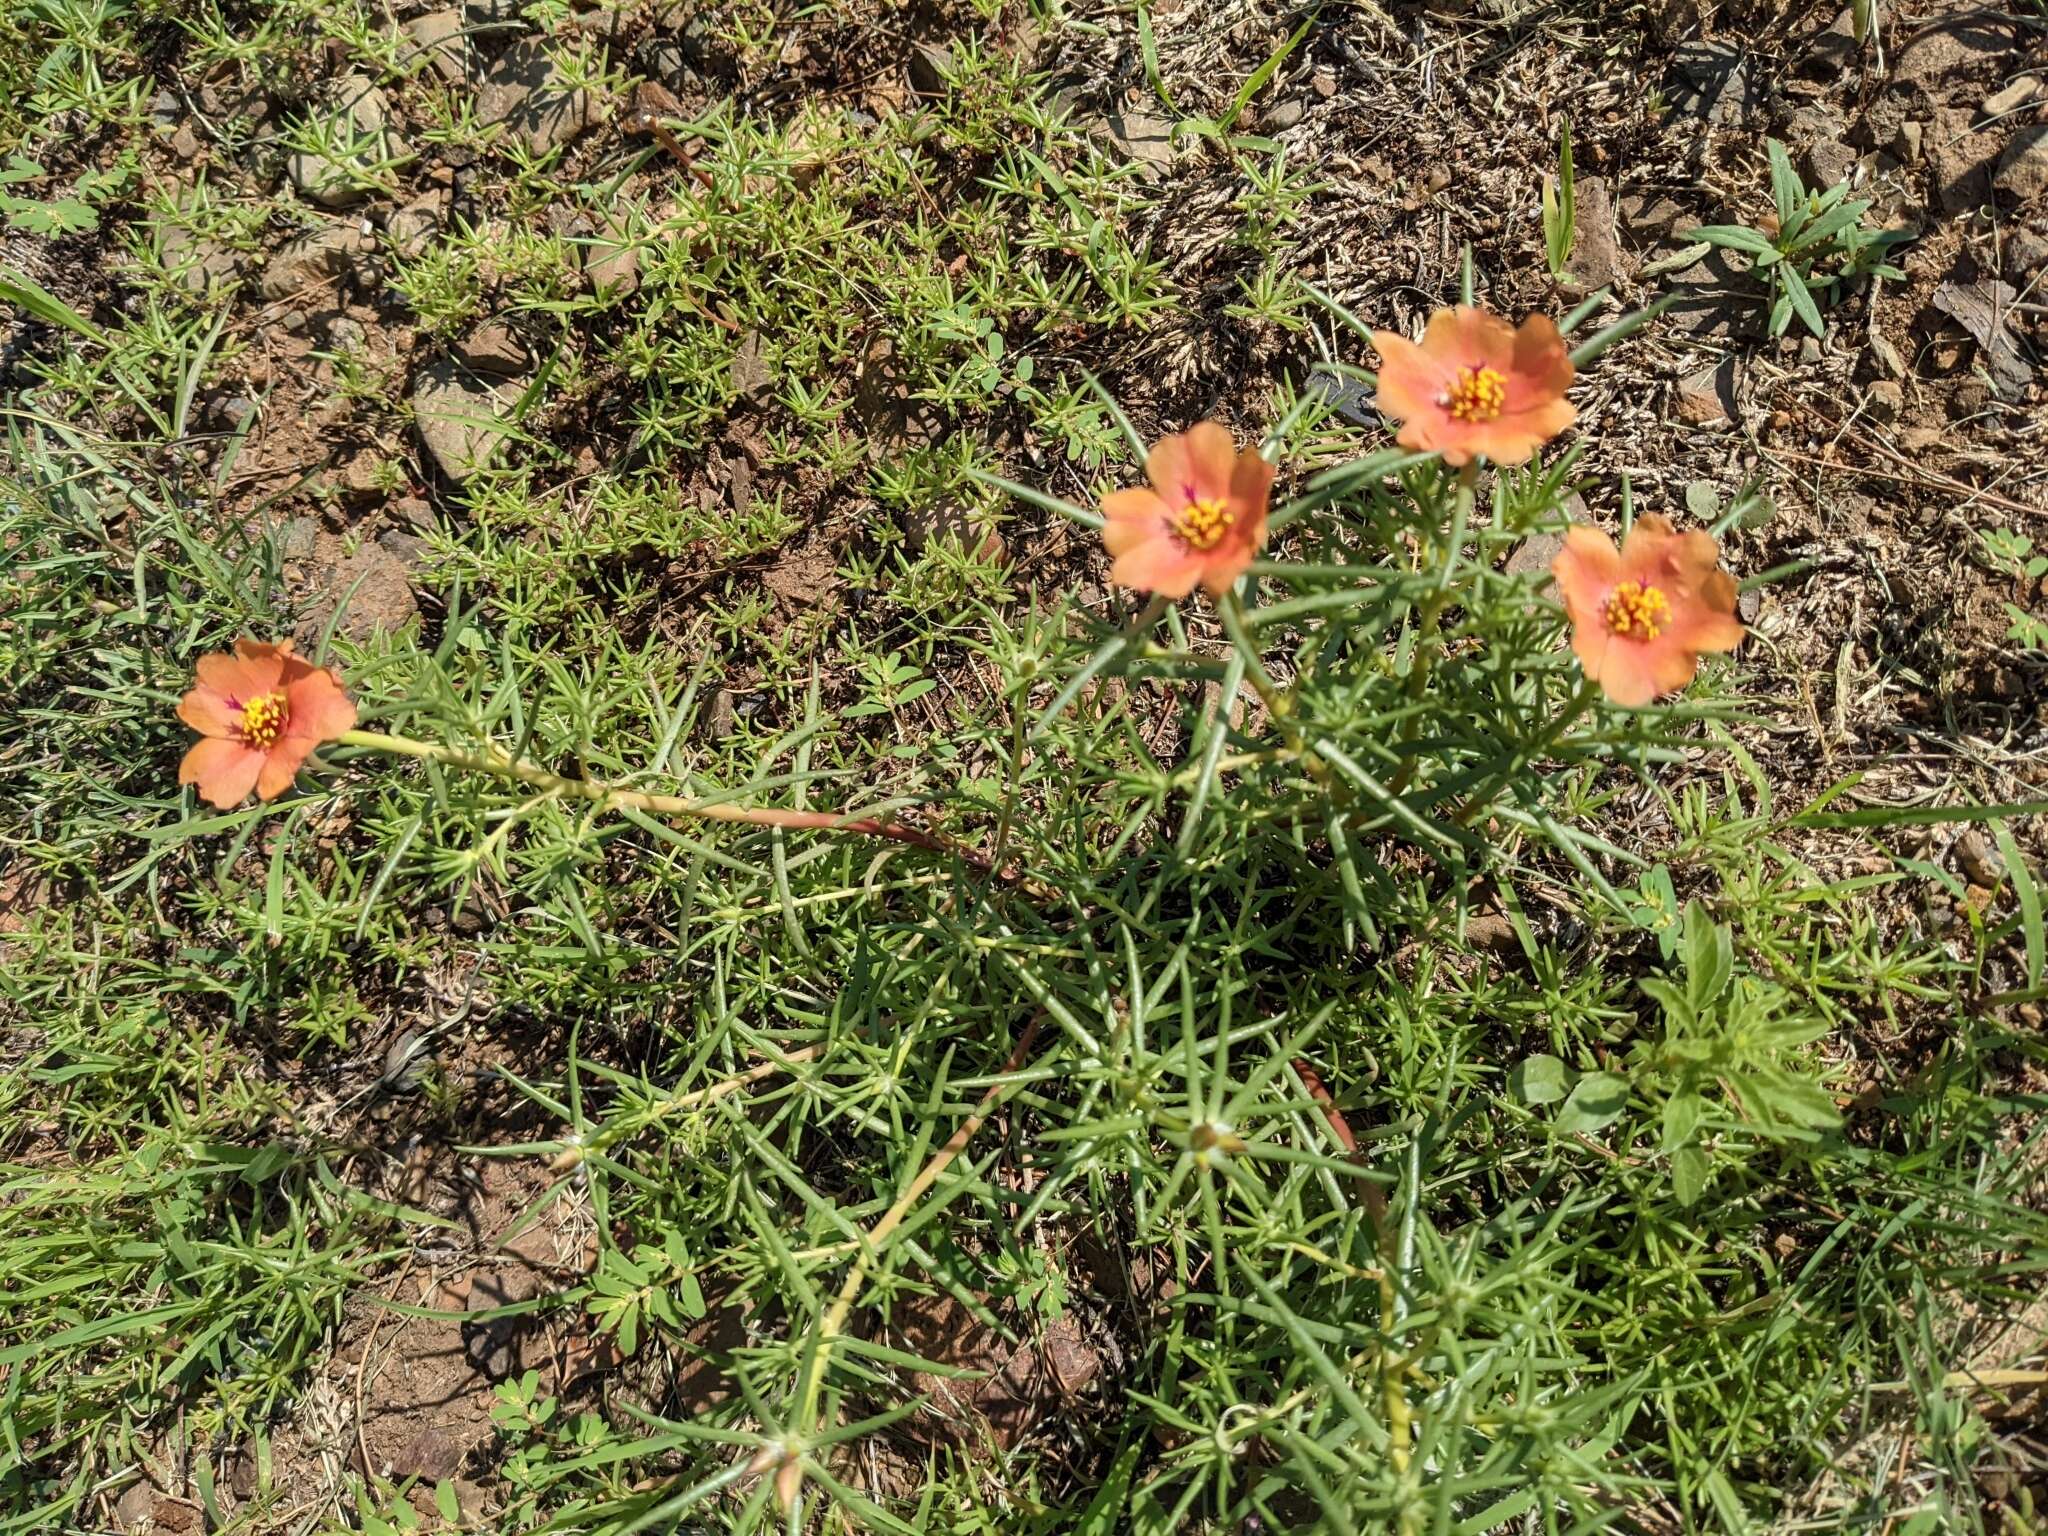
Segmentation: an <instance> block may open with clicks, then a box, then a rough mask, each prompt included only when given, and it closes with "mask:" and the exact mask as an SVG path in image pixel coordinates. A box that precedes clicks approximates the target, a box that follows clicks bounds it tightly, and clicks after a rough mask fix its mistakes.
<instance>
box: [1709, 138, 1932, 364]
mask: <svg viewBox="0 0 2048 1536" xmlns="http://www.w3.org/2000/svg"><path fill="white" fill-rule="evenodd" d="M1766 142H1767V145H1768V148H1769V151H1770V157H1771V196H1772V199H1773V201H1774V202H1775V203H1776V205H1777V216H1778V228H1777V232H1776V234H1775V235H1769V234H1765V233H1764V232H1763V231H1761V230H1756V229H1751V228H1749V227H1748V226H1747V225H1742V224H1709V225H1707V226H1706V227H1705V228H1703V229H1695V230H1693V231H1691V232H1690V233H1689V234H1688V235H1687V236H1686V238H1687V239H1689V240H1703V241H1705V242H1706V243H1707V244H1709V245H1718V246H1722V247H1724V248H1726V249H1728V250H1731V251H1741V252H1742V253H1744V254H1745V255H1747V256H1750V257H1753V258H1754V265H1753V268H1752V270H1754V271H1757V272H1768V274H1769V277H1770V284H1771V319H1770V332H1771V334H1772V335H1773V336H1782V335H1784V334H1785V332H1786V331H1788V330H1789V329H1791V326H1792V317H1793V316H1794V315H1795V314H1796V315H1797V316H1798V317H1799V318H1800V319H1801V320H1803V321H1804V322H1805V323H1806V328H1807V329H1808V330H1810V331H1812V332H1813V334H1814V335H1816V336H1824V335H1826V334H1827V325H1826V323H1825V322H1824V321H1823V320H1822V319H1821V316H1820V305H1821V301H1823V300H1825V301H1826V302H1828V303H1830V304H1831V303H1833V302H1834V301H1835V299H1836V298H1837V297H1838V296H1839V294H1840V292H1841V291H1842V289H1843V288H1844V287H1845V286H1846V285H1848V284H1850V283H1854V282H1858V281H1860V280H1862V279H1864V278H1869V277H1888V278H1892V279H1894V280H1902V279H1904V277H1905V275H1906V274H1905V273H1903V272H1901V271H1900V270H1899V269H1898V268H1897V267H1894V266H1891V265H1890V264H1889V263H1887V262H1886V261H1885V259H1884V258H1885V253H1886V252H1887V251H1888V250H1890V249H1891V247H1892V246H1894V245H1897V244H1899V243H1900V242H1901V241H1904V240H1907V239H1910V238H1911V236H1910V235H1909V234H1908V233H1907V232H1905V231H1903V230H1896V229H1871V228H1867V227H1866V226H1865V225H1864V222H1863V216H1864V215H1865V214H1866V213H1868V212H1869V211H1870V203H1869V200H1868V199H1858V200H1856V201H1854V202H1852V201H1850V200H1849V184H1848V183H1847V182H1839V183H1837V184H1836V185H1835V186H1832V187H1830V188H1828V189H1827V191H1825V192H1812V191H1808V190H1807V187H1806V184H1805V183H1804V182H1802V181H1801V180H1800V179H1799V173H1798V172H1797V171H1795V170H1793V169H1792V158H1791V156H1789V155H1788V154H1786V153H1785V146H1784V145H1783V144H1780V143H1779V142H1778V141H1777V140H1776V139H1771V140H1768V141H1766Z"/></svg>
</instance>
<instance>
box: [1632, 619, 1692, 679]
mask: <svg viewBox="0 0 2048 1536" xmlns="http://www.w3.org/2000/svg"><path fill="white" fill-rule="evenodd" d="M1637 649H1638V650H1640V651H1642V652H1643V653H1644V655H1643V662H1644V666H1645V669H1646V670H1647V671H1648V672H1649V674H1650V682H1651V684H1652V686H1653V687H1654V688H1655V689H1656V691H1657V693H1660V694H1662V693H1677V692H1678V691H1679V690H1680V689H1681V688H1684V687H1685V686H1686V685H1687V684H1688V683H1690V682H1691V681H1692V680H1693V678H1694V677H1695V676H1697V675H1698V673H1699V670H1700V658H1699V655H1698V653H1697V652H1695V651H1692V650H1690V649H1689V648H1687V647H1686V646H1683V645H1680V644H1678V643H1677V642H1676V641H1675V640H1673V639H1672V638H1671V633H1670V631H1668V630H1667V631H1665V632H1664V633H1663V634H1661V635H1659V636H1658V637H1657V638H1656V639H1655V640H1652V641H1651V642H1650V643H1649V644H1648V645H1643V646H1638V647H1637Z"/></svg>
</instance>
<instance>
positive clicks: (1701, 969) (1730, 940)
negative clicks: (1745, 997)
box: [1685, 901, 1735, 1014]
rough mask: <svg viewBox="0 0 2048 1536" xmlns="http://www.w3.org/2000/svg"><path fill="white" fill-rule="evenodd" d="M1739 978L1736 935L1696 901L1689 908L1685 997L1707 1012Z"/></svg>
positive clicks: (1695, 1009)
mask: <svg viewBox="0 0 2048 1536" xmlns="http://www.w3.org/2000/svg"><path fill="white" fill-rule="evenodd" d="M1734 979H1735V936H1734V934H1732V933H1731V932H1730V931H1729V930H1728V929H1727V928H1725V927H1723V926H1722V925H1721V924H1719V923H1717V922H1715V921H1714V920H1713V918H1712V917H1711V916H1709V915H1708V913H1707V909H1706V908H1705V907H1703V906H1701V905H1700V904H1699V903H1698V902H1696V901H1689V902H1687V903H1686V905H1685V996H1686V1001H1687V1002H1688V1003H1690V1004H1691V1005H1692V1011H1693V1013H1694V1014H1703V1013H1706V1012H1707V1011H1708V1010H1709V1009H1710V1008H1711V1007H1712V1005H1713V1004H1714V1002H1715V1001H1716V1000H1717V999H1718V998H1719V997H1720V996H1721V994H1722V993H1723V992H1725V991H1727V990H1728V984H1729V983H1730V982H1731V981H1733V980H1734Z"/></svg>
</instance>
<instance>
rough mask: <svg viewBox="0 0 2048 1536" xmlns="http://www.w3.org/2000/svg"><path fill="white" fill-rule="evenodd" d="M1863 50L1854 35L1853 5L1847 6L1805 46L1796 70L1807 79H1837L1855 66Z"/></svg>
mask: <svg viewBox="0 0 2048 1536" xmlns="http://www.w3.org/2000/svg"><path fill="white" fill-rule="evenodd" d="M1862 52H1863V44H1862V43H1860V42H1858V41H1857V38H1856V12H1855V10H1854V8H1853V7H1851V8H1846V9H1844V10H1843V11H1842V12H1841V13H1840V14H1838V15H1837V16H1836V17H1835V19H1834V21H1833V22H1832V23H1831V24H1830V25H1829V26H1828V28H1827V30H1826V31H1824V32H1822V33H1820V34H1819V35H1818V36H1817V37H1815V38H1814V39H1813V41H1812V42H1810V43H1808V44H1807V45H1806V51H1805V53H1804V54H1803V55H1802V56H1801V57H1800V60H1799V64H1798V70H1799V73H1800V74H1801V75H1802V76H1804V77H1805V78H1806V79H1808V80H1835V79H1839V78H1840V77H1841V76H1842V75H1844V74H1846V73H1847V72H1848V71H1849V70H1851V69H1854V68H1855V67H1856V61H1857V59H1858V58H1859V57H1860V56H1861V55H1862Z"/></svg>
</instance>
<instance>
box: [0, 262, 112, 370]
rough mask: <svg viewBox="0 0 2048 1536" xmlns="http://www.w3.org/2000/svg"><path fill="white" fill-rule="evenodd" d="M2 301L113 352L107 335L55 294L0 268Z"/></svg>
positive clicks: (45, 322)
mask: <svg viewBox="0 0 2048 1536" xmlns="http://www.w3.org/2000/svg"><path fill="white" fill-rule="evenodd" d="M0 299H4V300H6V301H7V302H8V303H9V304H12V305H14V306H15V307H16V308H17V309H25V310H27V311H28V312H29V313H30V314H31V315H33V316H35V318H36V319H38V320H40V321H42V322H43V323H44V324H45V325H55V326H61V327H63V329H65V330H67V331H70V332H72V333H73V334H74V335H78V336H83V337H84V338H85V339H86V340H87V341H95V342H98V343H99V344H100V345H101V346H103V347H106V348H108V349H110V350H111V349H112V347H113V343H112V342H111V341H109V340H108V339H107V336H106V333H105V332H104V331H102V330H101V329H100V328H99V327H98V326H96V325H94V324H93V323H92V322H91V321H90V320H88V319H86V318H85V317H84V316H83V315H81V314H79V313H78V311H77V310H75V309H73V308H72V307H71V306H70V305H69V304H66V303H65V302H64V301H63V300H62V299H60V298H58V297H57V296H56V295H55V294H54V293H51V292H49V291H48V290H47V289H45V288H43V287H42V286H40V285H39V284H37V283H32V282H30V281H29V280H28V279H27V278H25V277H23V276H22V275H21V274H20V273H18V272H15V271H13V270H11V269H9V268H7V267H0Z"/></svg>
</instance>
